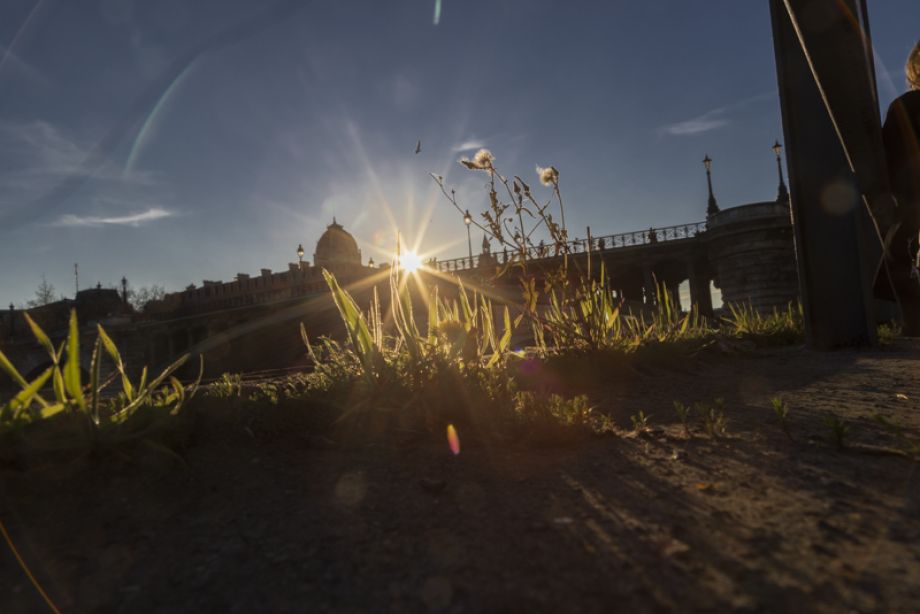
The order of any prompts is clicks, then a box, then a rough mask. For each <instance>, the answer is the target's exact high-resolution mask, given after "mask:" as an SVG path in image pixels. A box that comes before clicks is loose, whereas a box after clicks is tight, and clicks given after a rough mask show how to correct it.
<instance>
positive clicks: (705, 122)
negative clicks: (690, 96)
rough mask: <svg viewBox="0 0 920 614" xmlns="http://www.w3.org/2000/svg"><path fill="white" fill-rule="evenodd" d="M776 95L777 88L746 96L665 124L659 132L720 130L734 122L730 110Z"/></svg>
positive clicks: (683, 133) (682, 133)
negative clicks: (688, 117) (700, 113)
mask: <svg viewBox="0 0 920 614" xmlns="http://www.w3.org/2000/svg"><path fill="white" fill-rule="evenodd" d="M775 97H776V91H775V90H774V91H769V92H762V93H760V94H756V95H754V96H750V97H748V98H744V99H743V100H739V101H738V102H734V103H732V104H729V105H725V106H722V107H717V108H715V109H711V110H709V111H706V112H705V113H703V114H702V115H697V116H696V117H691V118H690V119H685V120H683V121H679V122H675V123H673V124H665V125H664V126H661V127H660V128H658V134H659V135H660V136H694V135H697V134H703V133H705V132H711V131H713V130H718V129H720V128H724V127H725V126H727V125H729V124H730V123H732V120H731V118H730V117H729V114H730V112H732V111H737V110H738V109H741V108H743V107H746V106H748V105H749V104H751V103H754V102H761V101H764V100H769V99H771V98H775Z"/></svg>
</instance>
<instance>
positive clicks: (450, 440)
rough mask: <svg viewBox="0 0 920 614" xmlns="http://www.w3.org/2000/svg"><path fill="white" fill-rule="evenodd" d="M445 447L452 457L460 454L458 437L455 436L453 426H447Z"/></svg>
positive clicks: (455, 431)
mask: <svg viewBox="0 0 920 614" xmlns="http://www.w3.org/2000/svg"><path fill="white" fill-rule="evenodd" d="M447 445H448V446H450V451H451V452H452V453H453V455H454V456H457V455H458V454H460V436H459V435H457V429H455V428H454V425H453V424H448V425H447Z"/></svg>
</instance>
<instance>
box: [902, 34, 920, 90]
mask: <svg viewBox="0 0 920 614" xmlns="http://www.w3.org/2000/svg"><path fill="white" fill-rule="evenodd" d="M904 71H905V72H906V73H907V84H908V85H909V86H910V87H911V88H912V89H915V90H920V41H917V44H916V45H914V49H913V51H911V52H910V55H909V56H907V65H906V66H905V67H904Z"/></svg>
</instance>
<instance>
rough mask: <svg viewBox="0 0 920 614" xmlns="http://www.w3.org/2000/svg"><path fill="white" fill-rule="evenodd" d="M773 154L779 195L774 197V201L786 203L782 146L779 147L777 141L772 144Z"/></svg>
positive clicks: (787, 194)
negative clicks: (777, 175) (777, 176)
mask: <svg viewBox="0 0 920 614" xmlns="http://www.w3.org/2000/svg"><path fill="white" fill-rule="evenodd" d="M773 153H775V154H776V170H777V171H778V172H779V194H778V195H777V196H776V200H778V201H779V202H788V201H789V190H788V188H786V181H785V180H784V179H783V160H782V155H781V154H782V153H783V146H782V145H780V143H779V141H776V142H775V143H773Z"/></svg>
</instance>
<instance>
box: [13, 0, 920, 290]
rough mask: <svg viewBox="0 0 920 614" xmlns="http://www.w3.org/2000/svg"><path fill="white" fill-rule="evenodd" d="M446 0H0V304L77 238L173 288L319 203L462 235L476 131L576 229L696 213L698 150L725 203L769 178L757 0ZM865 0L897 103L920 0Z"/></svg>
mask: <svg viewBox="0 0 920 614" xmlns="http://www.w3.org/2000/svg"><path fill="white" fill-rule="evenodd" d="M441 3H442V5H441V11H440V21H439V23H437V24H435V23H434V19H433V17H434V13H435V5H436V0H411V1H410V0H405V1H399V2H398V1H395V0H393V1H390V2H381V1H380V0H360V1H358V0H355V1H352V0H336V1H334V2H333V1H326V2H309V1H307V0H304V1H302V2H281V3H277V4H276V5H274V7H272V5H271V3H269V2H267V1H266V2H243V1H237V0H197V1H196V2H188V1H186V0H161V1H159V2H132V1H130V0H101V1H100V0H68V1H66V2H65V1H64V0H41V1H36V0H5V1H4V2H3V3H2V5H0V92H2V94H0V301H2V304H3V305H6V304H7V303H9V302H10V301H13V302H16V303H20V302H24V301H25V300H27V299H29V298H30V297H31V296H32V292H33V290H34V288H35V287H36V286H37V285H38V283H39V282H40V280H41V276H42V275H45V276H46V278H47V279H48V281H50V282H51V283H53V284H54V285H55V286H56V287H57V289H58V291H59V292H62V293H64V294H66V295H72V293H73V287H74V284H73V263H74V262H79V263H80V271H81V276H80V282H81V287H87V286H90V285H94V284H95V283H96V282H97V281H98V282H101V283H103V284H104V285H110V284H115V283H117V281H118V280H119V279H120V278H121V276H122V275H125V276H127V277H128V279H129V280H130V281H131V283H132V285H135V286H141V285H149V284H153V283H157V284H161V285H165V286H166V287H167V288H168V289H170V290H178V289H181V288H182V287H184V286H185V285H187V284H189V283H200V282H201V280H202V279H222V280H225V281H227V280H230V279H232V278H233V276H234V275H235V274H236V273H237V272H248V273H256V272H258V270H259V269H260V268H262V267H268V268H273V269H276V270H277V269H282V268H286V264H287V263H288V262H290V261H292V260H296V255H295V253H294V252H295V249H296V246H297V244H298V243H303V245H304V247H305V248H306V250H307V253H308V256H310V255H312V251H313V250H312V248H313V246H314V245H315V241H316V239H317V238H318V237H319V235H320V234H321V232H322V231H323V229H324V228H325V226H326V225H327V224H328V223H329V222H330V221H331V219H332V216H333V215H335V216H336V218H337V219H338V221H339V222H340V223H342V224H343V225H344V226H345V227H346V229H348V230H349V231H351V232H352V233H353V234H354V235H355V236H356V238H357V239H358V240H359V243H360V245H361V247H362V250H363V252H364V255H365V258H366V257H368V256H373V257H374V258H375V260H378V261H379V260H380V259H381V258H385V257H386V254H387V253H388V252H389V251H391V250H392V249H393V228H394V225H395V226H398V227H399V228H400V230H401V231H402V232H403V234H405V235H406V236H408V237H409V238H410V240H420V241H421V245H420V247H421V250H422V251H425V252H429V253H435V254H436V255H438V256H439V257H442V258H444V257H451V256H462V255H463V254H464V253H465V252H466V244H465V243H466V237H465V232H464V227H463V224H462V220H461V219H460V217H459V216H458V215H457V214H456V213H455V212H454V211H453V210H452V209H450V207H449V205H448V204H447V203H446V202H445V201H444V200H443V198H442V197H440V195H439V193H438V192H437V190H436V188H435V186H434V185H433V184H432V181H431V179H430V178H429V177H428V173H429V172H434V173H436V174H442V175H444V176H445V178H446V180H447V182H448V183H449V184H451V185H453V186H455V187H456V188H457V190H458V196H459V198H460V201H461V204H462V205H464V206H468V207H469V208H470V209H471V210H473V211H477V210H482V209H484V207H485V202H484V197H485V193H484V192H483V191H482V189H481V188H482V182H483V177H482V176H481V175H476V174H471V173H470V172H469V171H466V170H464V169H463V168H462V167H461V166H460V165H459V164H457V160H458V159H459V158H460V157H461V156H462V155H471V154H472V153H474V151H475V149H476V148H477V147H479V146H485V147H487V148H489V149H490V150H491V151H492V152H493V154H494V155H495V156H496V158H497V165H498V166H499V167H500V168H501V169H502V170H503V171H504V172H506V173H511V174H520V175H522V176H524V177H528V176H530V177H532V178H533V180H534V184H536V183H537V182H536V176H535V174H534V168H535V166H536V165H538V164H539V165H541V166H545V165H548V164H553V165H555V166H556V167H557V168H558V169H559V170H560V172H561V183H562V189H563V193H564V196H565V198H566V203H567V210H566V217H567V221H568V225H569V228H570V232H572V233H573V234H577V235H583V234H584V228H585V226H588V225H590V226H591V228H592V232H593V234H595V235H600V234H608V233H615V232H622V231H629V230H638V229H643V228H648V227H649V226H665V225H671V224H680V223H685V222H694V221H699V220H702V219H703V218H704V217H705V206H706V192H705V190H706V187H705V175H704V172H703V167H702V165H701V164H700V160H701V159H702V158H703V155H704V154H706V153H708V154H709V155H710V156H711V157H712V158H713V159H714V163H713V181H714V185H715V190H716V196H717V198H718V200H719V203H720V205H721V206H723V207H728V206H734V205H739V204H743V203H745V202H752V201H758V200H766V199H771V198H774V197H775V195H776V184H777V178H776V167H775V162H774V159H773V154H772V152H771V150H770V146H771V145H772V143H773V141H774V139H775V138H780V139H781V138H782V136H781V120H780V115H779V106H778V100H777V93H776V76H775V69H774V61H773V48H772V39H771V30H770V19H769V11H768V5H767V2H765V1H762V0H760V1H754V0H711V1H709V2H705V3H699V2H686V0H667V1H666V0H659V1H645V2H627V1H625V0H623V1H608V2H596V1H587V0H585V1H575V0H564V1H555V0H528V1H527V2H524V1H522V0H489V1H479V0H466V1H464V2H459V1H458V0H441ZM870 4H871V7H870V9H871V11H872V13H871V18H872V29H873V34H874V37H875V45H876V49H877V54H878V59H879V64H880V75H879V76H880V78H879V86H880V92H879V93H880V98H881V100H882V104H883V105H885V106H887V103H888V102H889V101H890V100H891V99H892V98H893V97H894V96H896V95H897V94H898V93H900V92H901V91H903V89H904V85H903V75H902V67H903V63H904V60H905V58H906V55H907V53H908V51H909V50H910V48H911V46H912V45H913V43H914V42H915V41H916V40H917V38H918V37H920V29H918V27H917V26H918V25H920V3H917V2H916V0H884V1H882V0H876V1H874V2H871V3H870ZM888 73H890V76H889V74H888ZM418 139H421V141H422V152H421V154H419V155H415V154H414V149H415V144H416V141H417V140H418ZM388 212H389V213H388ZM423 228H425V232H424V234H423V235H422V234H421V230H422V229H423ZM477 239H479V240H481V238H477ZM478 242H479V241H478V240H477V241H476V243H478Z"/></svg>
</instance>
